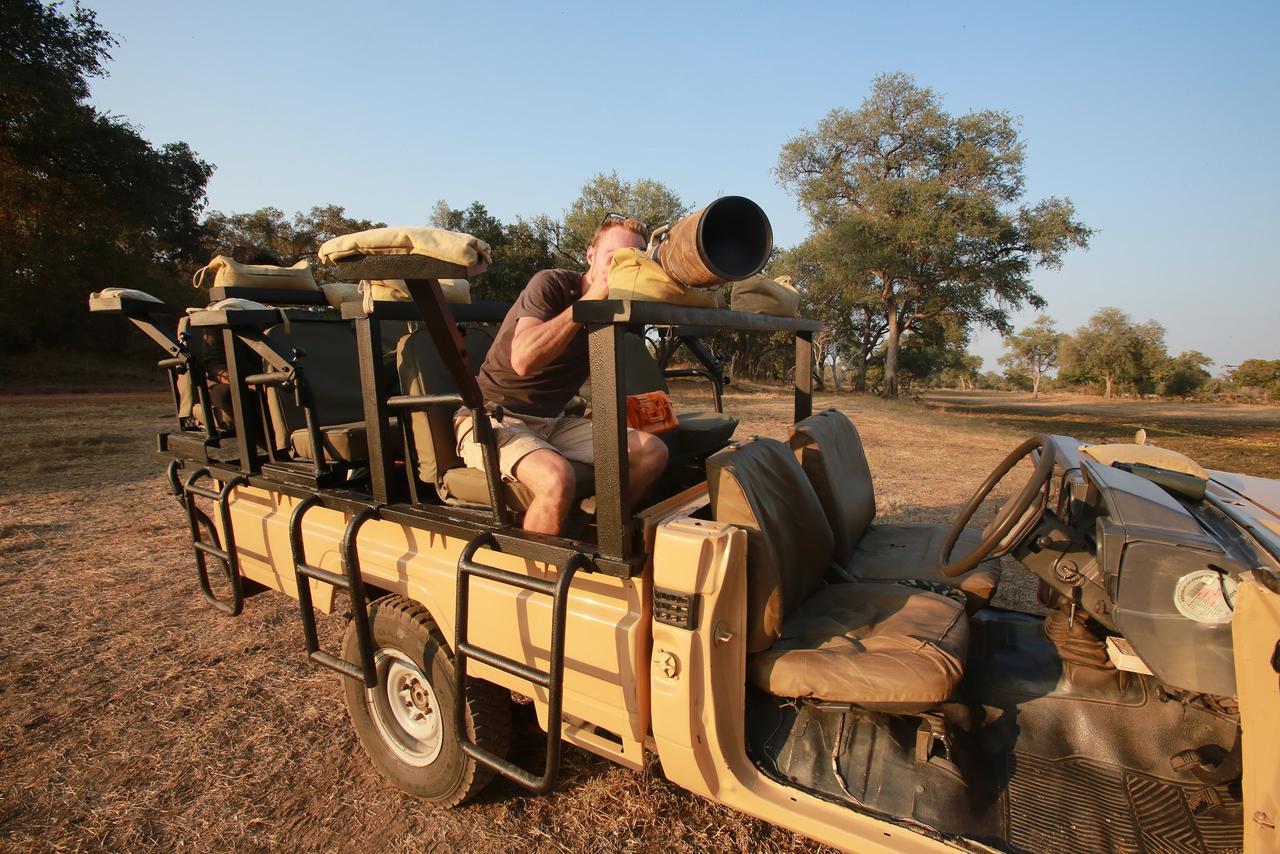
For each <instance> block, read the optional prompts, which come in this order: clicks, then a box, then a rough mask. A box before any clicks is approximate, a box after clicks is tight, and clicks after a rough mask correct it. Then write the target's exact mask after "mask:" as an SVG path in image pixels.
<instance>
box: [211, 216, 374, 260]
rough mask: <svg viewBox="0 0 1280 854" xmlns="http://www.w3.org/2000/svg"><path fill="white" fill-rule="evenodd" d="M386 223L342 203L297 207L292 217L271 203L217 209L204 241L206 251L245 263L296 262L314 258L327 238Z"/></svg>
mask: <svg viewBox="0 0 1280 854" xmlns="http://www.w3.org/2000/svg"><path fill="white" fill-rule="evenodd" d="M384 225H386V223H383V222H373V221H372V220H367V219H354V218H352V217H349V216H347V211H346V208H344V207H342V206H340V205H325V206H323V207H314V208H312V209H311V210H310V211H309V212H308V213H303V212H302V211H298V212H297V213H295V214H294V215H293V217H292V218H290V217H287V216H285V214H284V212H283V211H281V210H280V209H279V208H272V207H266V208H259V209H258V210H256V211H253V212H252V213H240V214H225V213H222V212H220V211H214V212H213V213H211V214H209V216H207V217H206V218H205V221H204V223H202V228H203V229H204V235H203V237H202V240H201V244H202V246H203V247H204V251H205V254H206V255H209V256H213V255H230V256H231V257H232V258H235V260H237V261H240V262H242V263H246V264H252V263H273V264H293V263H295V262H297V261H301V260H302V259H304V258H307V259H310V260H311V261H313V262H315V261H316V252H317V251H318V250H319V249H320V245H321V244H322V243H324V242H325V241H326V240H329V239H330V238H333V237H337V236H338V235H341V234H351V233H352V232H356V231H366V230H368V229H370V228H381V227H382V226H384Z"/></svg>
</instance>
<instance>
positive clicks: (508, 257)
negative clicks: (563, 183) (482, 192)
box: [431, 200, 557, 301]
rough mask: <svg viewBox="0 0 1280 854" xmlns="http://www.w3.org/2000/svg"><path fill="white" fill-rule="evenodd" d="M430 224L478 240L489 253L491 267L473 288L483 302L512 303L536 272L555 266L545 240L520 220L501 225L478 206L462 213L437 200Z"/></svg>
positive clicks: (465, 209)
mask: <svg viewBox="0 0 1280 854" xmlns="http://www.w3.org/2000/svg"><path fill="white" fill-rule="evenodd" d="M431 224H432V225H434V226H437V227H439V228H447V229H450V230H452V231H463V232H466V233H467V234H471V235H474V236H476V237H479V238H480V239H481V240H483V241H485V242H486V243H488V244H489V248H490V249H492V250H493V263H492V264H490V265H489V269H488V270H487V271H486V272H485V274H484V275H483V276H482V277H481V278H480V279H478V280H477V281H476V282H474V283H473V284H475V285H476V286H477V288H478V291H479V293H478V296H480V297H482V298H483V299H486V300H502V301H513V300H515V298H516V297H517V296H519V295H520V291H522V290H523V289H524V286H525V285H527V284H528V283H529V279H530V278H532V277H533V274H534V273H536V272H538V271H539V270H545V269H548V268H551V267H555V266H557V263H556V262H557V259H556V256H555V253H554V252H553V251H552V250H551V247H550V244H549V243H548V241H547V239H546V238H545V237H544V236H542V235H541V234H540V233H539V232H538V231H537V229H535V228H534V227H533V226H532V225H531V224H530V223H528V222H526V221H524V220H516V221H515V222H513V223H510V224H504V223H503V222H502V221H501V220H499V219H498V218H497V217H495V216H493V215H492V214H490V213H489V210H488V208H486V207H485V206H484V205H483V204H481V203H480V202H472V203H471V204H470V206H468V207H466V208H462V209H456V208H451V207H449V205H448V203H447V202H445V201H443V200H441V201H439V202H436V206H435V208H434V209H433V210H432V212H431Z"/></svg>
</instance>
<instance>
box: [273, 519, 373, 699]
mask: <svg viewBox="0 0 1280 854" xmlns="http://www.w3.org/2000/svg"><path fill="white" fill-rule="evenodd" d="M319 501H320V499H319V497H318V496H315V495H311V496H308V497H307V498H304V499H303V500H302V501H300V502H298V505H297V506H296V507H294V508H293V512H292V513H291V514H290V515H289V548H290V550H291V551H292V553H293V571H294V580H295V581H296V582H297V584H298V609H299V611H300V612H301V616H302V633H303V636H304V637H305V639H306V644H307V658H308V659H310V660H311V661H312V662H314V663H316V664H319V665H321V666H323V667H327V668H329V669H330V670H335V671H337V672H338V673H341V674H342V675H343V676H346V677H347V678H349V679H355V680H357V681H360V682H363V683H364V686H365V687H366V688H376V687H377V686H378V669H377V667H376V666H375V665H374V661H373V634H372V633H371V632H370V630H369V600H368V597H367V596H366V594H365V589H364V579H363V578H362V577H361V575H360V555H359V554H358V553H357V551H356V536H357V535H358V534H359V533H360V528H361V527H362V526H363V525H364V523H365V522H368V521H369V520H370V519H376V518H378V510H377V508H375V507H365V508H364V509H362V510H360V511H359V512H358V513H356V514H355V515H353V516H352V517H351V521H349V522H348V523H347V527H346V530H345V531H343V532H342V545H341V555H342V574H341V575H339V574H338V573H336V572H330V571H329V570H327V569H321V568H320V567H318V566H313V565H311V564H309V563H307V553H306V544H305V543H304V542H303V541H302V517H303V516H304V515H305V514H306V512H307V511H308V510H310V509H311V508H312V507H314V506H316V504H318V503H319ZM310 579H315V580H316V581H323V582H325V583H326V584H332V585H333V586H334V587H336V588H337V589H339V590H345V591H346V592H347V597H348V598H349V599H350V600H351V618H352V620H353V621H354V622H355V626H356V640H357V642H358V643H359V645H360V663H359V664H353V663H352V662H350V661H347V660H346V659H344V658H342V657H341V656H337V655H334V654H332V653H330V652H325V651H324V650H322V649H321V648H320V636H319V633H318V631H317V629H316V612H315V606H314V604H312V598H311V582H310Z"/></svg>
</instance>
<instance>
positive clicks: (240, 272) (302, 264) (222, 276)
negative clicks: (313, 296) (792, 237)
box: [191, 255, 316, 291]
mask: <svg viewBox="0 0 1280 854" xmlns="http://www.w3.org/2000/svg"><path fill="white" fill-rule="evenodd" d="M211 272H212V273H213V286H214V287H215V288H277V289H280V290H300V291H314V290H316V280H315V277H314V276H312V275H311V263H310V262H309V261H305V260H304V261H299V262H298V263H297V264H294V265H293V266H292V267H276V266H274V265H272V264H241V263H240V262H239V261H236V260H234V259H232V258H228V257H227V256H226V255H218V256H216V257H215V258H214V259H213V260H212V261H210V262H209V263H208V264H207V265H206V266H204V267H201V268H200V269H199V270H196V274H195V275H194V276H192V277H191V284H192V285H194V286H195V287H197V288H198V287H201V286H202V285H204V284H206V283H207V280H208V278H209V274H210V273H211Z"/></svg>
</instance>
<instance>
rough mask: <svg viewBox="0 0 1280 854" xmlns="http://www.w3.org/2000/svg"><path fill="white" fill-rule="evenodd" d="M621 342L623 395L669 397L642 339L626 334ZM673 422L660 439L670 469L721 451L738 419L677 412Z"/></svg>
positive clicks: (712, 413)
mask: <svg viewBox="0 0 1280 854" xmlns="http://www.w3.org/2000/svg"><path fill="white" fill-rule="evenodd" d="M621 341H622V346H623V353H624V356H623V358H624V359H625V360H626V372H625V374H624V377H625V379H624V383H623V384H624V386H625V389H626V392H625V393H626V394H628V395H632V394H645V393H647V392H651V391H664V392H667V393H668V394H670V392H671V387H670V386H669V385H667V378H666V377H664V376H663V375H662V368H661V366H660V365H659V364H658V360H657V359H655V358H654V357H653V354H652V353H650V352H649V347H648V346H647V345H646V344H645V343H644V339H643V338H641V337H640V336H639V335H636V334H634V333H626V334H624V335H623V336H622V337H621ZM676 420H677V421H678V422H679V426H678V427H676V429H675V430H672V431H671V432H669V433H664V434H662V436H661V438H662V441H663V442H665V443H666V445H667V451H668V452H669V461H670V464H671V465H679V464H680V463H684V462H688V461H690V460H693V459H697V458H699V457H705V456H707V455H708V454H711V453H714V452H716V451H718V450H720V449H721V448H723V447H724V446H725V445H727V444H729V440H730V439H731V438H733V431H734V430H736V429H738V419H736V418H734V417H733V416H731V415H725V414H724V413H723V412H716V411H714V410H705V411H704V410H699V411H694V412H677V413H676Z"/></svg>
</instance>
